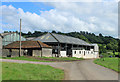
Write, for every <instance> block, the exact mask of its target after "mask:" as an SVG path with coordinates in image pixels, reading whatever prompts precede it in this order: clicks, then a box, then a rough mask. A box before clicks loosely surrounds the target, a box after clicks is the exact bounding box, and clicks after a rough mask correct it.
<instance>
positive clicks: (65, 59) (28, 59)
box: [3, 56, 83, 62]
mask: <svg viewBox="0 0 120 82" xmlns="http://www.w3.org/2000/svg"><path fill="white" fill-rule="evenodd" d="M37 58H38V59H35V58H30V57H29V58H28V57H25V56H21V57H3V59H14V60H26V61H36V62H54V61H74V60H83V58H75V57H37ZM39 58H42V59H43V60H42V59H39ZM44 59H53V60H54V61H52V60H51V61H50V60H44Z"/></svg>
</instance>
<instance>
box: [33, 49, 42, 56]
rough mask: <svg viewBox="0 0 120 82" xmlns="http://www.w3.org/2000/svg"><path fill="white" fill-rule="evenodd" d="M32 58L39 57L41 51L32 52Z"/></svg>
mask: <svg viewBox="0 0 120 82" xmlns="http://www.w3.org/2000/svg"><path fill="white" fill-rule="evenodd" d="M32 56H40V57H41V50H33V54H32Z"/></svg>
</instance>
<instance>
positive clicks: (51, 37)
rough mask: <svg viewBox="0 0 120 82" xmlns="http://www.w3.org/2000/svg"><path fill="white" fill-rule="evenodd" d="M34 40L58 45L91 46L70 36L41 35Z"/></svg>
mask: <svg viewBox="0 0 120 82" xmlns="http://www.w3.org/2000/svg"><path fill="white" fill-rule="evenodd" d="M34 40H40V41H41V42H60V43H68V44H77V45H87V46H92V45H91V44H89V43H87V42H85V41H83V40H81V39H78V38H74V37H71V36H66V35H60V34H54V33H47V34H45V35H42V36H40V37H38V38H36V39H34Z"/></svg>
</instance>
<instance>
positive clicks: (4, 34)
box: [0, 32, 16, 37]
mask: <svg viewBox="0 0 120 82" xmlns="http://www.w3.org/2000/svg"><path fill="white" fill-rule="evenodd" d="M14 33H16V32H8V33H0V35H1V36H3V37H4V36H6V35H9V34H14Z"/></svg>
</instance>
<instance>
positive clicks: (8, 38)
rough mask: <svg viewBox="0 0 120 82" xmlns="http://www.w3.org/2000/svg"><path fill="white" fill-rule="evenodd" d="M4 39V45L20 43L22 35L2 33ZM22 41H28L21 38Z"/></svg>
mask: <svg viewBox="0 0 120 82" xmlns="http://www.w3.org/2000/svg"><path fill="white" fill-rule="evenodd" d="M0 35H1V36H2V37H3V38H2V45H3V46H5V45H8V44H10V43H12V42H15V41H19V40H20V35H19V34H18V33H16V32H11V33H1V34H0ZM21 40H22V41H26V38H24V37H21Z"/></svg>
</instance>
